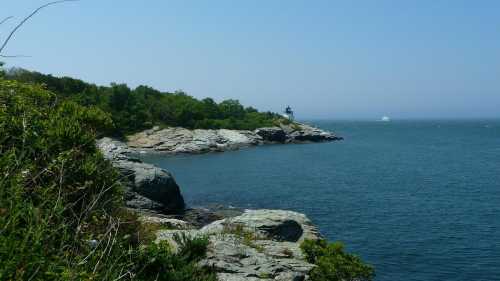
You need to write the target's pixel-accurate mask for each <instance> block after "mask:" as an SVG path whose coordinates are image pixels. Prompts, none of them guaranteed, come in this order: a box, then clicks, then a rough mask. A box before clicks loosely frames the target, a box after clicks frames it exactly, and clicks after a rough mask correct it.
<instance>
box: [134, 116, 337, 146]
mask: <svg viewBox="0 0 500 281" xmlns="http://www.w3.org/2000/svg"><path fill="white" fill-rule="evenodd" d="M339 139H341V138H339V137H336V136H335V135H333V134H332V133H329V132H325V131H323V130H321V129H318V128H314V127H311V126H309V125H305V124H300V123H292V124H288V125H284V124H282V125H280V126H279V127H267V128H260V129H257V130H255V131H246V130H226V129H219V130H205V129H196V130H189V129H185V128H179V127H171V128H166V129H160V128H159V127H155V128H153V129H150V130H146V131H143V132H140V133H137V134H134V135H132V136H129V137H128V142H127V144H128V149H129V150H135V151H146V152H147V151H156V152H162V153H205V152H212V151H227V150H235V149H239V148H242V147H247V146H254V145H260V144H266V143H290V142H321V141H332V140H339Z"/></svg>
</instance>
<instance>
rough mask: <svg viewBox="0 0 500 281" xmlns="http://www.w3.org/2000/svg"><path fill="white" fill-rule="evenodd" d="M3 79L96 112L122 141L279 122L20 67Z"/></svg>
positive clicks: (231, 106)
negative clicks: (168, 130) (149, 132)
mask: <svg viewBox="0 0 500 281" xmlns="http://www.w3.org/2000/svg"><path fill="white" fill-rule="evenodd" d="M0 75H1V74H0ZM3 75H4V76H5V77H6V78H8V79H12V80H17V81H20V82H24V83H32V84H41V85H44V87H45V88H46V89H47V90H49V91H51V92H54V93H56V95H57V96H58V98H60V99H64V100H70V101H74V102H76V103H78V104H80V105H83V106H86V107H97V108H99V109H101V110H102V111H104V112H106V113H107V114H109V116H110V117H111V119H112V120H113V123H114V127H113V129H112V131H109V132H106V133H107V134H109V135H114V136H124V135H127V134H131V133H135V132H138V131H141V130H144V129H149V128H151V127H153V126H156V125H158V126H165V127H167V126H179V127H185V128H190V129H222V128H224V129H237V130H254V129H256V128H259V127H266V126H273V125H276V124H278V123H280V122H283V121H284V120H283V117H281V116H280V115H279V114H276V113H272V112H259V111H258V110H257V109H255V108H253V107H244V106H243V105H241V104H240V102H239V101H238V100H234V99H228V100H224V101H222V102H219V103H217V102H216V101H214V100H213V99H211V98H204V99H201V100H199V99H196V98H194V97H192V96H189V95H188V94H186V93H185V92H182V91H176V92H173V93H172V92H162V91H158V90H156V89H154V88H152V87H148V86H138V87H136V88H135V89H132V88H130V87H129V86H127V85H126V84H116V83H112V84H111V85H110V86H98V85H95V84H91V83H87V82H84V81H82V80H79V79H74V78H70V77H55V76H52V75H47V74H42V73H40V72H35V71H28V70H24V69H19V68H14V69H9V70H6V71H4V72H3Z"/></svg>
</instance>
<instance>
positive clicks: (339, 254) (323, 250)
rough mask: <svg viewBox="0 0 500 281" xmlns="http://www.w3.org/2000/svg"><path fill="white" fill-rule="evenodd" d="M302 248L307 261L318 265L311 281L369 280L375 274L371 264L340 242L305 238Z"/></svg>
mask: <svg viewBox="0 0 500 281" xmlns="http://www.w3.org/2000/svg"><path fill="white" fill-rule="evenodd" d="M300 248H301V249H302V251H303V252H304V254H305V256H306V259H307V261H308V262H310V263H313V264H315V265H317V267H315V268H314V269H313V270H312V271H311V279H310V280H311V281H354V280H356V281H362V280H366V281H369V280H372V279H373V277H374V276H375V273H374V270H373V268H372V267H371V266H369V265H366V264H364V263H363V261H361V259H360V258H359V257H357V256H355V255H352V254H349V253H346V252H345V251H344V246H343V245H342V243H340V242H335V243H328V242H327V241H325V240H305V241H304V242H302V244H301V245H300Z"/></svg>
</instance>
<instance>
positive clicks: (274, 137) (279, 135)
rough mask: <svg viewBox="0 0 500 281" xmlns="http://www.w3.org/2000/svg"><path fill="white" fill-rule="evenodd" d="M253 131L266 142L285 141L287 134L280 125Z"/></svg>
mask: <svg viewBox="0 0 500 281" xmlns="http://www.w3.org/2000/svg"><path fill="white" fill-rule="evenodd" d="M255 133H256V134H257V135H259V136H261V137H262V139H263V140H265V141H268V142H278V143H285V142H286V141H287V140H288V136H287V134H286V133H285V131H284V130H283V129H282V128H280V127H267V128H259V129H257V130H255Z"/></svg>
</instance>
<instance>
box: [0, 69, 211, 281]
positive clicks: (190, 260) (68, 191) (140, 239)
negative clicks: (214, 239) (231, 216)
mask: <svg viewBox="0 0 500 281" xmlns="http://www.w3.org/2000/svg"><path fill="white" fill-rule="evenodd" d="M112 124H113V122H112V118H111V115H110V114H109V113H106V112H104V111H103V110H102V109H100V108H99V107H97V106H92V105H90V106H88V107H83V106H81V105H79V104H77V103H75V102H74V101H71V100H65V99H59V98H58V97H57V96H56V95H55V94H53V93H51V92H49V91H47V90H45V89H44V88H42V87H40V86H37V85H33V84H26V83H20V82H16V81H9V80H5V79H3V78H1V77H0V280H132V279H133V280H145V281H146V280H148V281H149V280H174V281H175V280H186V281H187V280H215V279H214V274H213V273H211V272H209V271H207V270H206V269H200V268H198V267H197V266H195V263H196V262H197V261H198V260H199V259H200V258H202V257H203V255H204V253H205V250H206V246H207V241H206V240H203V239H195V240H184V241H183V243H181V244H182V246H181V250H180V252H179V253H174V252H173V251H172V250H171V249H170V248H169V247H168V246H167V245H164V244H160V245H153V244H151V243H150V241H149V240H150V239H145V237H148V235H145V234H144V232H147V230H144V229H141V225H140V223H138V221H137V218H136V216H135V215H134V214H133V213H130V212H129V211H126V210H125V209H123V208H122V206H123V202H122V188H121V186H120V183H119V176H118V173H117V172H116V171H115V169H114V168H113V167H112V166H111V164H110V163H109V162H108V161H106V160H104V158H103V156H102V155H101V153H100V152H99V151H98V149H97V148H96V145H95V137H96V135H97V134H99V133H100V132H106V131H110V130H113V126H112ZM157 277H158V278H157Z"/></svg>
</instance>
